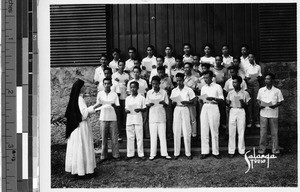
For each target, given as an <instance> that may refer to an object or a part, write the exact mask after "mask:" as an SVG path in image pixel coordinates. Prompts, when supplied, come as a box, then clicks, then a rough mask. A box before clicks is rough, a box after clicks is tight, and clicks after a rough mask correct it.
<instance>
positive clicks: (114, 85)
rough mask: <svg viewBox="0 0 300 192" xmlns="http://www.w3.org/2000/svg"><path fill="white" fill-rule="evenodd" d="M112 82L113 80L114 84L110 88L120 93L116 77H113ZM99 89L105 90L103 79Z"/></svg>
mask: <svg viewBox="0 0 300 192" xmlns="http://www.w3.org/2000/svg"><path fill="white" fill-rule="evenodd" d="M111 82H112V86H111V87H110V90H111V91H112V92H115V93H120V89H119V86H118V82H117V81H115V80H114V79H112V80H111ZM97 89H98V92H99V91H103V90H104V85H103V80H102V81H101V82H100V83H99V84H98V87H97Z"/></svg>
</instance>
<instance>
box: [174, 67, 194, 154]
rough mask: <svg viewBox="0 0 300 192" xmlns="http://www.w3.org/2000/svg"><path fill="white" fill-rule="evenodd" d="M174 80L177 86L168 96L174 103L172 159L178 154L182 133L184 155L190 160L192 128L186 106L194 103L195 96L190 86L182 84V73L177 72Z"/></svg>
mask: <svg viewBox="0 0 300 192" xmlns="http://www.w3.org/2000/svg"><path fill="white" fill-rule="evenodd" d="M176 80H177V84H178V86H177V87H176V88H174V89H173V90H172V93H171V96H170V99H173V101H172V104H173V105H175V109H174V115H173V133H174V159H175V160H176V159H178V157H179V155H180V146H181V135H183V141H184V148H185V156H186V157H187V159H189V160H191V159H192V155H191V135H192V128H191V122H190V112H189V108H188V106H190V105H195V102H196V96H195V93H194V91H193V90H192V89H191V88H189V87H187V86H185V85H184V83H183V82H184V74H183V73H177V74H176ZM175 98H177V99H175Z"/></svg>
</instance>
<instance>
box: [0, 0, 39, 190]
mask: <svg viewBox="0 0 300 192" xmlns="http://www.w3.org/2000/svg"><path fill="white" fill-rule="evenodd" d="M1 16H2V50H1V54H2V62H1V63H2V81H1V82H2V85H1V86H2V89H1V90H2V114H1V115H2V135H1V137H2V138H1V139H2V140H1V141H2V190H3V191H37V188H38V169H37V167H38V147H37V146H38V139H37V135H38V134H37V103H36V101H37V75H38V66H37V64H38V60H37V54H38V53H37V50H38V49H37V1H36V0H22V1H16V0H2V15H1Z"/></svg>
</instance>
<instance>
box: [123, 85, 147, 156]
mask: <svg viewBox="0 0 300 192" xmlns="http://www.w3.org/2000/svg"><path fill="white" fill-rule="evenodd" d="M129 86H130V91H131V95H129V96H128V97H126V99H125V112H126V113H127V119H126V136H127V157H126V158H125V159H126V160H129V159H131V158H133V157H134V140H135V137H136V140H137V153H138V156H139V158H140V159H141V160H146V158H145V156H144V146H143V117H142V113H141V112H144V111H146V105H145V97H144V96H142V95H141V94H138V89H139V83H138V82H136V81H132V82H131V83H130V85H129Z"/></svg>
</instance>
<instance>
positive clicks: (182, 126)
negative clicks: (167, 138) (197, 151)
mask: <svg viewBox="0 0 300 192" xmlns="http://www.w3.org/2000/svg"><path fill="white" fill-rule="evenodd" d="M173 118H174V119H173V133H174V156H178V155H179V154H180V146H181V134H183V141H184V148H185V155H186V156H190V155H191V135H192V128H191V121H190V112H189V108H188V107H179V106H177V107H175V109H174V116H173Z"/></svg>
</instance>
